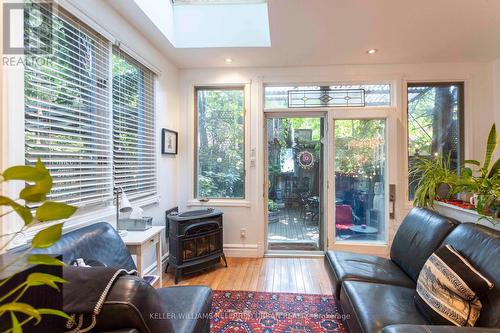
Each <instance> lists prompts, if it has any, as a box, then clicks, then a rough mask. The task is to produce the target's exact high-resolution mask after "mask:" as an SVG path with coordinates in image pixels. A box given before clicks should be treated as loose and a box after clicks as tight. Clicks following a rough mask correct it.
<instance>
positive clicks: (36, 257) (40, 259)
mask: <svg viewBox="0 0 500 333" xmlns="http://www.w3.org/2000/svg"><path fill="white" fill-rule="evenodd" d="M27 261H28V264H32V265H48V266H64V265H65V264H64V263H63V262H62V261H61V260H59V259H57V258H54V257H52V256H49V255H47V254H32V255H30V256H29V257H28V260H27Z"/></svg>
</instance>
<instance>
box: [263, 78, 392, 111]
mask: <svg viewBox="0 0 500 333" xmlns="http://www.w3.org/2000/svg"><path fill="white" fill-rule="evenodd" d="M321 88H322V87H320V86H266V87H265V89H264V90H265V91H264V104H265V108H266V109H280V108H288V91H293V90H318V91H320V90H321ZM326 88H328V89H334V90H346V89H364V91H365V106H390V105H391V85H390V84H337V85H330V86H326ZM323 89H324V88H323Z"/></svg>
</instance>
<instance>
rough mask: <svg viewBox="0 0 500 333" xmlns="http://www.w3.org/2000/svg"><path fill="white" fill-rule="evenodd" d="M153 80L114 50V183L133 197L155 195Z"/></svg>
mask: <svg viewBox="0 0 500 333" xmlns="http://www.w3.org/2000/svg"><path fill="white" fill-rule="evenodd" d="M154 77H155V75H154V73H153V72H152V71H151V70H149V69H148V68H146V67H145V66H143V65H141V64H140V63H138V62H137V61H135V60H134V59H133V58H131V57H130V56H129V55H127V54H126V53H125V52H123V51H121V50H120V49H119V48H117V47H114V48H113V166H114V184H115V186H117V187H122V188H123V189H124V190H125V191H126V192H127V195H129V196H130V197H132V198H138V197H145V196H150V195H155V194H156V148H155V119H154V118H155V115H154Z"/></svg>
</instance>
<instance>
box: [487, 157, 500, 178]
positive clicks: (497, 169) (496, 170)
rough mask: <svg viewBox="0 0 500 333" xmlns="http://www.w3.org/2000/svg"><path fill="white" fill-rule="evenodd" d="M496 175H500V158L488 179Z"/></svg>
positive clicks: (494, 164)
mask: <svg viewBox="0 0 500 333" xmlns="http://www.w3.org/2000/svg"><path fill="white" fill-rule="evenodd" d="M496 173H500V158H499V159H498V160H496V161H495V163H493V166H492V167H491V170H490V173H489V175H488V178H491V177H493V175H495V174H496Z"/></svg>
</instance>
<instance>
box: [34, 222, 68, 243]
mask: <svg viewBox="0 0 500 333" xmlns="http://www.w3.org/2000/svg"><path fill="white" fill-rule="evenodd" d="M62 226H63V224H62V223H58V224H54V225H52V226H50V227H48V228H46V229H43V230H40V231H39V232H38V233H37V234H36V235H35V237H33V240H32V241H31V244H32V246H33V247H34V248H39V249H40V248H42V249H43V248H46V247H49V246H51V245H53V244H54V243H55V242H57V241H58V240H59V239H60V238H61V234H62Z"/></svg>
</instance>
